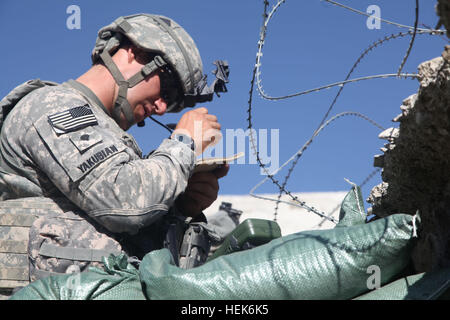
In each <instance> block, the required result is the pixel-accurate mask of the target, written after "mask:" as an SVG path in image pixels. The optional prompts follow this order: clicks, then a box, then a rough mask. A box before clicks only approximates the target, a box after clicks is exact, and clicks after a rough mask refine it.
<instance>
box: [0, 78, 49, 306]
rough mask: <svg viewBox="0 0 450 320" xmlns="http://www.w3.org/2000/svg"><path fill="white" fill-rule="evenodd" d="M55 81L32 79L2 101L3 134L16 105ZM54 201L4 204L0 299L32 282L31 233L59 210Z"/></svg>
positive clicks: (0, 211) (0, 204)
mask: <svg viewBox="0 0 450 320" xmlns="http://www.w3.org/2000/svg"><path fill="white" fill-rule="evenodd" d="M47 85H52V86H53V85H57V83H55V82H50V81H41V80H39V79H34V80H29V81H27V82H25V83H23V84H21V85H19V86H18V87H16V88H15V89H13V90H12V91H11V92H10V93H9V94H8V95H7V96H5V97H4V98H3V99H2V100H1V101H0V132H1V128H2V126H3V122H4V121H5V119H6V116H7V115H8V113H9V112H10V111H11V110H12V109H13V108H14V106H15V105H16V104H17V103H18V102H19V101H20V100H21V99H22V98H23V97H25V96H26V95H27V94H29V93H30V92H32V91H34V90H36V89H39V88H42V87H44V86H47ZM57 209H58V208H57V206H56V204H54V203H53V202H52V201H51V200H48V199H42V198H26V199H15V200H7V201H2V202H0V300H1V299H6V298H7V297H8V296H9V295H10V294H11V291H12V290H13V289H14V288H16V287H22V286H25V285H27V284H28V283H29V271H28V269H29V268H28V257H27V246H28V232H29V229H30V226H31V224H32V223H33V221H34V220H35V219H36V217H38V216H39V215H42V214H46V213H47V212H48V211H51V210H57Z"/></svg>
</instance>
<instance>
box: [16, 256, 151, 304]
mask: <svg viewBox="0 0 450 320" xmlns="http://www.w3.org/2000/svg"><path fill="white" fill-rule="evenodd" d="M127 260H128V259H127V257H126V256H125V255H123V254H122V255H119V256H114V255H110V256H109V257H108V258H106V257H105V258H103V263H104V265H105V269H104V270H101V269H99V268H94V267H91V268H89V271H87V272H82V273H77V274H67V275H58V276H50V277H47V278H43V279H41V280H37V281H34V282H32V283H31V284H29V285H28V286H26V287H24V288H22V289H20V290H19V291H18V292H17V293H16V294H14V295H13V296H11V298H10V300H145V296H144V294H143V292H142V287H141V282H140V281H139V271H138V270H137V269H136V268H135V267H133V265H131V264H129V263H128V262H127Z"/></svg>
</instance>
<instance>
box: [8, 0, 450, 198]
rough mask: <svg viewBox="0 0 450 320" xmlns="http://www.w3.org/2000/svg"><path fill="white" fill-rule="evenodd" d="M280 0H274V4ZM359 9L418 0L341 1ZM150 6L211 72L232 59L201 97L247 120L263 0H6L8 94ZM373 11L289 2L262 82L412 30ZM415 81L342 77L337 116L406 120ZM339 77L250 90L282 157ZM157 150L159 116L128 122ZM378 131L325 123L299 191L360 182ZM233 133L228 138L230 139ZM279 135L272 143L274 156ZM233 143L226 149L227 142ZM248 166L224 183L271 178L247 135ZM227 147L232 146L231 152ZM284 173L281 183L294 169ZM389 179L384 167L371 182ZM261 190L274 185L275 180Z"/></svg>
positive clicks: (64, 68)
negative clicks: (180, 30)
mask: <svg viewBox="0 0 450 320" xmlns="http://www.w3.org/2000/svg"><path fill="white" fill-rule="evenodd" d="M275 3H276V2H274V1H270V4H271V6H272V5H273V4H275ZM342 3H344V4H346V5H348V6H351V7H354V8H356V9H358V10H360V11H364V12H365V11H366V9H367V8H368V7H369V6H370V5H378V6H379V8H380V9H381V18H384V19H388V20H392V21H396V22H398V23H402V24H406V25H413V24H414V10H415V1H413V0H397V1H388V0H342ZM434 4H435V1H429V0H421V1H420V17H419V26H420V24H426V25H428V26H431V27H434V26H435V25H436V23H437V17H436V14H435V11H434ZM70 5H77V6H79V8H80V9H81V16H80V17H81V20H80V21H81V23H80V27H81V28H80V29H73V30H70V29H68V28H67V26H66V21H67V19H68V18H69V16H70V14H68V13H66V10H67V8H68V7H69V6H70ZM138 12H147V13H155V14H161V15H165V16H168V17H171V18H173V19H174V20H175V21H177V22H178V23H179V24H180V25H182V26H183V27H184V28H185V29H186V30H187V31H188V32H189V33H190V34H191V36H192V37H193V38H194V39H195V41H196V43H197V46H198V48H199V50H200V53H201V56H202V59H203V64H204V72H205V73H207V74H209V80H210V81H212V75H211V71H212V70H213V67H214V66H213V65H212V62H213V61H214V60H217V59H224V60H227V61H228V62H229V64H230V70H231V73H230V83H229V84H228V89H229V92H228V93H226V94H223V95H222V96H221V98H219V99H217V98H216V99H214V101H213V102H212V103H208V104H204V106H206V107H208V109H209V111H210V113H213V114H216V115H217V116H218V118H219V121H220V122H221V124H222V128H223V132H224V134H225V132H226V130H227V129H228V130H236V129H243V130H246V129H247V126H248V123H247V120H246V119H247V108H248V103H247V101H248V98H249V89H250V80H251V76H252V71H253V66H254V64H255V57H256V51H257V41H258V38H259V32H260V28H261V23H262V13H263V1H262V0H258V1H256V0H251V1H250V0H246V1H242V0H228V1H215V0H192V1H181V0H164V1H162V0H161V1H134V0H130V1H104V0H96V1H92V0H90V1H76V0H72V1H64V0H58V1H56V0H53V1H50V0H40V1H23V0H20V1H5V0H2V1H1V2H0V28H1V30H2V31H3V32H2V46H1V48H2V50H1V51H0V64H1V77H0V96H4V95H6V94H7V93H8V92H9V90H11V89H13V88H14V87H15V86H16V85H18V84H20V83H22V82H24V81H26V80H28V79H32V78H40V79H45V80H52V81H56V82H64V81H65V80H67V79H71V78H77V77H78V76H79V75H81V74H82V73H84V72H85V71H86V70H87V69H88V68H89V67H90V52H91V50H92V47H93V45H94V43H95V38H96V34H97V31H98V29H100V28H101V27H102V26H104V25H107V24H109V23H110V22H112V21H113V20H114V19H115V18H117V17H118V16H121V15H128V14H134V13H138ZM366 21H367V17H364V16H361V15H358V14H355V13H352V12H349V11H346V10H343V9H342V8H338V7H336V6H333V5H331V4H329V3H326V2H324V1H319V0H304V1H294V0H287V1H286V2H285V3H284V4H282V5H281V7H280V8H279V10H278V11H277V12H276V14H275V16H274V17H273V19H272V20H271V22H270V24H269V26H268V31H267V38H266V42H265V45H264V49H263V57H262V67H261V71H262V74H261V75H262V83H263V88H264V90H265V92H266V93H268V94H269V95H271V96H278V95H286V94H291V93H295V92H299V91H303V90H307V89H311V88H315V87H320V86H323V85H326V84H329V83H333V82H337V81H340V80H343V79H344V77H345V76H346V74H347V73H348V71H349V70H350V68H351V67H352V65H353V63H354V62H355V61H356V59H357V58H358V57H359V55H360V54H361V53H362V52H363V51H364V50H365V49H366V48H367V47H368V46H369V45H370V44H371V43H373V42H374V41H376V40H378V39H381V38H383V37H384V36H386V35H390V34H392V33H398V32H400V31H406V29H401V28H399V27H396V26H391V25H387V24H384V23H382V24H381V29H369V28H368V27H367V25H366ZM409 41H410V37H405V38H401V39H397V40H392V41H389V42H387V43H386V44H385V45H383V46H381V47H379V48H376V49H375V50H373V51H372V52H371V53H369V54H368V56H367V57H366V58H365V59H364V60H362V61H361V63H360V64H359V66H358V68H357V69H356V70H355V72H354V73H353V75H352V78H357V77H363V76H369V75H375V74H384V73H396V72H397V69H398V67H399V65H400V62H401V61H402V59H403V57H404V55H405V53H406V50H407V48H408V44H409ZM446 43H447V40H446V39H444V38H442V37H438V36H430V35H418V36H417V37H416V41H415V44H414V47H413V49H412V51H411V54H410V57H409V59H408V61H407V63H406V65H405V66H404V69H403V70H404V71H405V72H409V73H415V72H417V66H418V64H419V63H420V62H423V61H425V60H428V59H432V58H434V57H437V56H439V55H440V54H441V52H442V50H443V47H444V45H445V44H446ZM418 85H419V84H418V81H417V80H411V79H407V80H404V79H396V78H389V79H375V80H367V81H362V82H357V83H351V84H348V85H346V86H345V88H344V90H343V92H342V94H341V97H340V99H339V100H338V102H337V104H336V106H335V108H334V109H333V111H332V112H331V114H330V116H333V115H335V114H337V113H339V112H343V111H355V112H360V113H363V114H365V115H367V116H368V117H370V118H371V119H373V120H374V121H376V122H378V123H379V124H380V125H382V126H383V127H385V128H388V127H391V126H397V124H395V123H392V122H391V119H392V118H394V117H395V116H396V115H397V114H399V113H400V108H399V107H400V105H401V102H402V100H403V99H405V98H406V97H408V96H409V95H411V94H413V93H415V92H416V91H417V89H418ZM337 90H338V87H334V88H331V89H327V90H324V91H321V92H315V93H312V94H308V95H302V96H299V97H295V98H291V99H286V100H282V101H266V100H263V99H262V98H261V97H260V96H259V94H258V93H257V92H256V91H255V92H254V94H253V113H252V118H253V124H254V128H255V129H256V130H257V132H258V133H261V134H262V133H263V132H264V129H265V130H267V134H268V139H269V141H270V139H271V137H275V136H273V135H271V132H273V131H271V130H274V129H275V130H278V133H279V154H278V153H277V155H278V164H279V165H281V164H283V163H284V162H285V161H287V160H288V159H289V158H290V157H291V156H292V155H293V154H295V153H296V152H297V151H298V150H299V149H300V148H301V146H302V145H303V144H304V143H305V142H306V141H307V140H308V138H309V137H310V136H311V134H312V132H313V130H314V129H316V127H317V126H318V124H319V122H320V120H321V119H322V117H323V115H324V113H325V112H326V110H327V109H328V107H329V105H330V104H331V101H332V100H333V98H334V95H335V94H336V93H337ZM180 115H181V114H175V115H165V116H163V117H162V118H158V120H160V121H163V122H165V123H170V122H177V119H179V117H180ZM130 132H131V133H132V134H133V135H134V136H135V138H136V140H137V142H138V143H139V145H140V146H141V148H142V149H143V151H144V153H148V152H149V151H151V150H152V149H155V148H156V147H157V146H158V145H159V143H160V142H161V140H162V139H164V138H165V137H167V136H168V132H167V131H165V130H164V129H163V128H161V127H159V126H157V125H156V124H154V123H153V122H151V121H150V120H147V125H146V126H145V127H144V128H137V127H135V128H132V129H131V131H130ZM379 132H380V129H378V128H376V127H375V126H373V125H371V124H369V123H368V122H366V121H363V120H361V119H359V118H355V117H344V118H342V119H341V120H338V121H336V122H334V123H333V124H331V125H330V126H329V127H327V128H326V129H325V130H324V131H323V132H322V133H321V134H320V135H319V136H318V137H317V138H316V139H315V140H314V142H313V143H312V144H311V145H310V146H309V148H308V149H307V150H306V151H305V153H304V155H303V156H302V157H301V159H300V161H299V162H298V164H297V166H296V167H295V169H294V172H293V174H292V176H291V178H290V180H289V183H288V185H287V189H288V190H290V191H292V192H308V191H314V192H317V191H337V190H347V189H348V188H349V185H348V184H347V183H346V182H345V181H344V178H348V179H349V180H351V181H353V182H355V183H360V182H362V181H363V180H364V179H365V178H366V176H367V175H368V174H369V173H371V172H372V171H373V170H374V168H373V166H372V164H373V156H374V155H375V154H379V153H381V152H380V150H379V148H380V147H382V146H383V144H384V141H382V140H379V139H378V138H377V136H378V134H379ZM225 142H226V141H224V146H225V145H226V143H225ZM271 147H272V145H271V144H270V145H269V146H268V150H269V155H270V157H269V158H270V159H272V161H275V160H274V159H275V156H277V155H273V154H272V155H271V154H270V150H271ZM228 151H229V150H228ZM245 151H246V154H247V155H246V158H245V164H234V165H232V167H231V170H230V173H229V175H228V176H227V177H225V178H223V179H222V180H221V193H223V194H247V193H248V192H249V191H250V189H251V188H252V187H253V186H255V185H256V184H257V183H259V182H260V181H261V180H262V179H263V178H264V176H263V175H261V174H260V169H259V167H258V166H257V165H256V164H251V163H250V158H249V154H250V153H251V151H250V149H249V147H248V143H247V146H246V148H245ZM226 152H227V151H226V150H224V151H223V153H226ZM289 167H290V165H288V166H287V167H286V168H285V169H283V170H282V171H281V172H279V173H278V174H277V176H276V178H277V179H278V180H280V181H283V179H284V176H285V175H286V173H287V168H289ZM380 182H381V179H380V174H378V175H377V176H376V177H374V178H373V179H372V180H371V181H370V182H369V183H368V184H367V186H366V187H365V188H364V189H363V192H364V196H365V197H367V195H368V192H369V191H370V188H371V187H373V186H374V185H376V184H378V183H380ZM256 192H257V193H263V192H264V193H267V192H270V193H275V192H278V189H277V188H276V187H275V186H274V185H272V183H270V182H268V183H265V184H264V185H262V186H261V187H260V188H258V189H257V191H256Z"/></svg>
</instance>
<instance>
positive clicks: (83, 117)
mask: <svg viewBox="0 0 450 320" xmlns="http://www.w3.org/2000/svg"><path fill="white" fill-rule="evenodd" d="M48 121H49V122H50V124H51V125H52V127H53V129H54V130H55V132H56V133H57V134H63V133H67V132H71V131H75V130H78V129H81V128H84V127H87V126H92V125H94V124H98V123H97V119H96V118H95V115H94V113H93V112H92V110H91V108H90V107H89V105H88V104H85V105H84V106H80V107H75V108H72V109H69V110H66V111H63V112H58V113H55V114H52V115H50V116H48Z"/></svg>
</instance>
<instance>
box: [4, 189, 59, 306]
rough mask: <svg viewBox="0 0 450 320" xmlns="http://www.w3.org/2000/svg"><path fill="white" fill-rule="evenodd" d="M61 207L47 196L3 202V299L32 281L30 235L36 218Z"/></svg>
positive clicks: (56, 212) (57, 210)
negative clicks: (28, 251) (29, 251)
mask: <svg viewBox="0 0 450 320" xmlns="http://www.w3.org/2000/svg"><path fill="white" fill-rule="evenodd" d="M59 211H61V209H60V207H59V206H58V205H57V204H56V203H54V202H53V201H52V200H50V199H47V198H38V197H35V198H24V199H13V200H6V201H1V202H0V300H2V299H7V298H8V296H10V295H11V293H12V291H13V289H14V288H18V287H24V286H26V285H27V284H28V283H29V279H30V277H29V264H28V253H27V249H28V237H29V230H30V227H31V225H32V223H33V221H34V220H35V219H36V218H38V217H39V216H42V215H45V214H49V213H50V212H54V213H55V214H58V213H59Z"/></svg>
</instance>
